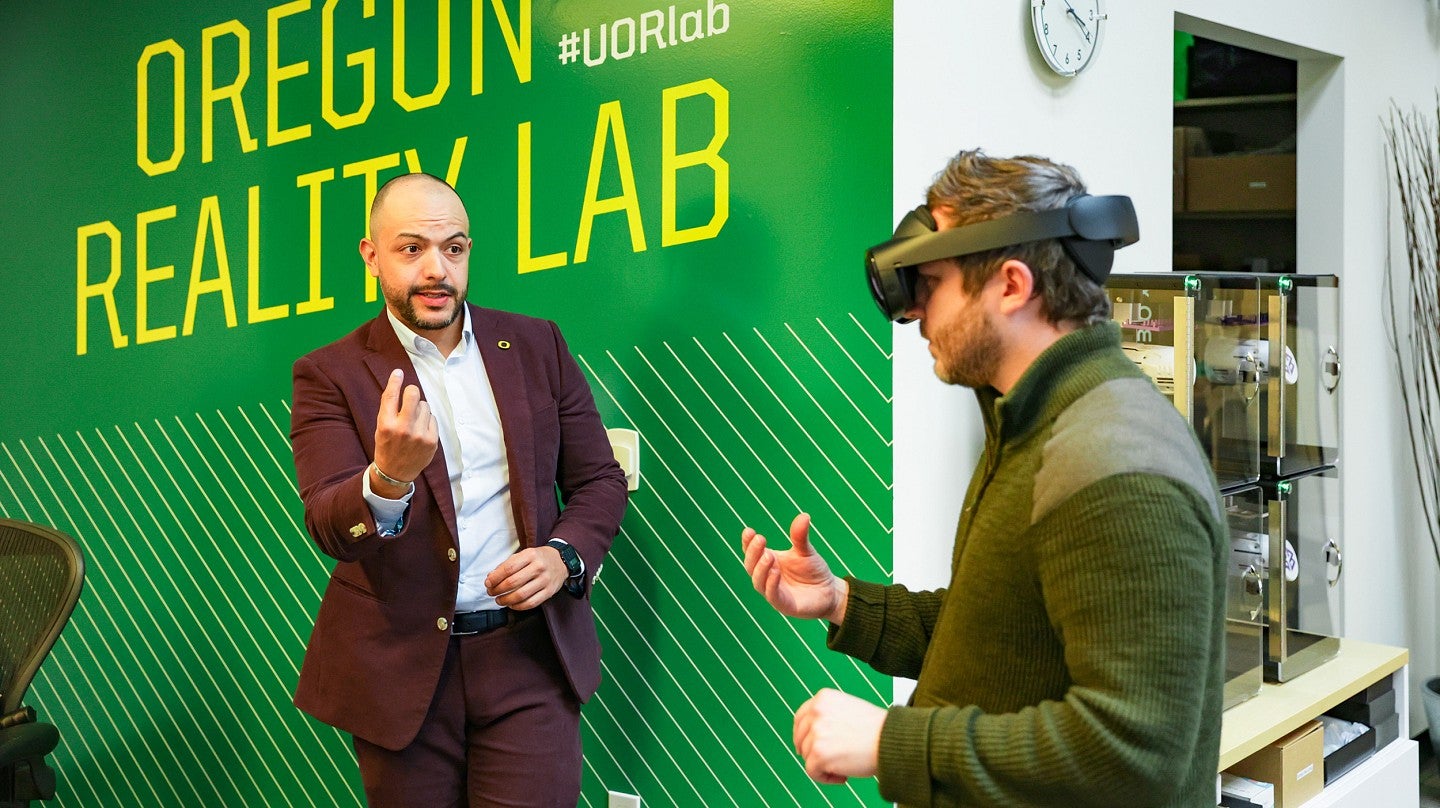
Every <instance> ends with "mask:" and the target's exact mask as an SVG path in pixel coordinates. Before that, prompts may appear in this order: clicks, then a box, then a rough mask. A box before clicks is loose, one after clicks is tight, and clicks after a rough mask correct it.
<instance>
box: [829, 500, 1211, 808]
mask: <svg viewBox="0 0 1440 808" xmlns="http://www.w3.org/2000/svg"><path fill="white" fill-rule="evenodd" d="M1222 535H1223V529H1222V527H1221V526H1220V525H1219V524H1218V523H1217V520H1216V519H1215V518H1214V516H1213V515H1212V513H1211V511H1210V510H1209V509H1208V506H1207V504H1206V503H1205V502H1204V501H1203V500H1202V499H1201V498H1200V497H1199V496H1198V495H1196V493H1195V492H1194V491H1193V489H1190V488H1188V487H1185V486H1182V485H1180V484H1177V483H1174V482H1173V481H1170V480H1168V479H1164V478H1159V477H1155V476H1146V475H1137V474H1131V475H1119V476H1116V477H1110V478H1106V479H1104V480H1101V481H1099V482H1097V483H1094V484H1092V485H1090V486H1088V487H1087V488H1085V489H1082V490H1081V491H1080V492H1078V493H1076V494H1075V495H1074V496H1072V497H1071V498H1069V499H1068V500H1067V501H1066V502H1064V503H1063V504H1061V505H1060V506H1059V507H1058V508H1056V509H1055V510H1053V511H1052V512H1051V513H1049V514H1048V515H1046V516H1045V517H1044V518H1043V519H1042V520H1041V521H1040V522H1038V523H1037V524H1035V525H1034V526H1032V528H1031V531H1030V533H1029V536H1030V537H1031V540H1032V542H1033V543H1032V545H1031V546H1032V547H1033V552H1034V562H1035V572H1036V576H1037V583H1038V585H1039V586H1040V587H1041V590H1042V593H1043V597H1044V601H1045V604H1046V605H1045V608H1046V612H1047V614H1048V617H1049V620H1050V622H1051V625H1052V626H1053V628H1054V630H1055V632H1056V635H1057V636H1058V637H1059V639H1060V641H1061V642H1062V644H1063V648H1064V664H1065V668H1066V670H1067V673H1068V677H1069V680H1070V684H1069V686H1068V688H1066V690H1065V691H1064V693H1063V694H1060V695H1059V697H1058V698H1056V699H1047V700H1044V701H1041V702H1040V703H1038V704H1035V705H1031V706H1026V707H1024V708H1022V709H1020V710H1019V711H1018V712H1014V713H1005V714H987V713H984V712H982V711H981V710H980V709H979V708H978V707H976V706H973V705H969V706H966V705H944V706H932V707H923V708H917V707H895V708H891V710H890V711H889V714H888V715H887V718H886V721H885V724H884V727H883V729H882V732H881V736H880V757H879V773H878V777H879V785H880V794H881V795H882V796H883V797H885V798H886V799H889V800H894V801H896V802H899V803H902V804H906V805H931V804H934V803H935V802H936V797H937V796H940V795H942V794H943V795H945V796H943V797H942V798H941V799H940V800H939V801H940V802H942V803H951V802H963V803H964V804H967V805H986V806H1009V805H1029V804H1035V803H1039V804H1060V803H1062V802H1063V804H1065V805H1068V806H1082V805H1113V804H1116V800H1117V799H1123V802H1124V803H1125V804H1127V805H1169V804H1184V805H1191V804H1194V805H1200V804H1213V796H1214V792H1213V789H1214V773H1215V766H1216V763H1217V758H1218V750H1219V735H1220V699H1219V694H1218V688H1219V686H1218V682H1219V681H1220V678H1221V676H1222V672H1221V671H1220V666H1221V665H1222V664H1223V656H1222V654H1223V630H1224V568H1223V556H1222V555H1221V552H1222V548H1223V547H1224V539H1223V538H1222ZM976 596H978V593H976ZM846 622H847V623H848V622H849V617H848V615H847V618H846ZM935 664H936V663H935V662H934V661H932V667H933V666H934V665H935ZM996 664H1006V662H1005V661H1003V660H996ZM1015 665H1016V670H1015V671H1014V675H1015V676H1016V677H1023V676H1024V675H1025V670H1024V662H1023V660H1017V661H1015ZM1212 691H1214V692H1212ZM1197 772H1198V773H1197ZM1201 775H1204V776H1203V777H1202V776H1201ZM1207 789H1208V795H1202V794H1200V793H1199V792H1200V791H1202V790H1207ZM1202 796H1205V797H1206V798H1207V799H1209V800H1210V802H1206V801H1205V800H1203V799H1201V797H1202Z"/></svg>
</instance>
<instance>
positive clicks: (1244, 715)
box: [1220, 639, 1410, 771]
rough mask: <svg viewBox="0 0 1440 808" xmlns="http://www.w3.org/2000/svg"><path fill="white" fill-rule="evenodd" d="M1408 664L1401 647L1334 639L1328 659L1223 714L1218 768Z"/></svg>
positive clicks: (1263, 687)
mask: <svg viewBox="0 0 1440 808" xmlns="http://www.w3.org/2000/svg"><path fill="white" fill-rule="evenodd" d="M1409 661H1410V652H1409V650H1407V649H1405V648H1395V647H1392V646H1388V645H1375V644H1374V643H1368V642H1360V641H1358V640H1347V639H1341V640H1340V651H1339V652H1338V653H1337V654H1336V655H1335V657H1334V658H1333V659H1331V660H1330V661H1328V662H1326V663H1324V664H1323V665H1321V666H1320V667H1318V668H1315V669H1314V670H1311V671H1307V672H1306V673H1304V674H1301V675H1300V676H1297V677H1295V678H1294V679H1293V680H1291V681H1289V682H1286V683H1285V684H1280V685H1276V684H1270V683H1269V682H1266V683H1265V684H1263V685H1261V687H1260V693H1259V695H1257V696H1255V697H1253V698H1251V699H1249V700H1248V701H1244V702H1241V703H1240V704H1237V705H1235V706H1234V707H1231V708H1230V709H1229V710H1226V711H1225V715H1224V719H1223V723H1222V724H1221V729H1220V769H1221V770H1222V771H1223V770H1224V769H1227V768H1229V767H1230V766H1232V765H1234V764H1235V763H1238V762H1240V761H1241V760H1244V759H1245V758H1247V757H1249V756H1250V755H1252V754H1254V753H1255V752H1257V751H1259V750H1260V749H1263V748H1264V747H1265V746H1267V745H1269V744H1270V743H1272V742H1273V741H1275V740H1277V739H1279V738H1281V737H1283V736H1285V735H1286V734H1288V733H1289V732H1291V731H1292V730H1294V729H1295V728H1297V727H1299V726H1300V725H1302V724H1304V723H1305V722H1306V721H1309V720H1310V719H1312V718H1315V717H1316V716H1318V715H1320V714H1321V713H1323V712H1325V711H1326V710H1328V709H1330V708H1331V707H1334V706H1335V705H1337V704H1339V703H1340V702H1342V701H1344V700H1345V699H1347V698H1349V697H1351V696H1353V695H1355V694H1356V693H1359V692H1360V691H1361V690H1364V689H1365V688H1367V687H1369V686H1370V685H1372V684H1374V683H1376V682H1378V681H1380V680H1381V679H1383V678H1385V677H1386V676H1389V675H1390V674H1392V673H1394V672H1395V671H1398V670H1400V669H1401V668H1402V667H1404V666H1405V665H1406V664H1407V663H1408V662H1409Z"/></svg>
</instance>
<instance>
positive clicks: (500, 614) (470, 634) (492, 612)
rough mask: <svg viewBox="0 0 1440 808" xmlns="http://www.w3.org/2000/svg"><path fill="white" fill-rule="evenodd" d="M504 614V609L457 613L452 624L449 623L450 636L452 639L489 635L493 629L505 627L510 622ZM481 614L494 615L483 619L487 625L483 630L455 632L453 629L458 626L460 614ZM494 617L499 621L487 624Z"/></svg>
mask: <svg viewBox="0 0 1440 808" xmlns="http://www.w3.org/2000/svg"><path fill="white" fill-rule="evenodd" d="M505 612H506V610H505V609H504V608H499V609H477V610H476V611H473V612H458V613H456V615H455V620H454V622H452V623H451V629H450V636H452V637H473V636H474V635H476V634H489V633H490V632H492V631H494V630H495V629H497V628H501V627H503V626H505V625H506V624H507V623H509V622H510V621H509V619H508V617H507V616H506V614H505ZM481 613H484V614H487V615H494V617H489V616H487V617H486V618H485V619H486V622H487V623H488V625H486V626H484V627H483V628H477V629H475V630H473V631H456V630H455V628H454V627H455V626H456V625H458V624H459V618H460V616H461V615H462V614H463V615H469V614H481ZM495 617H498V618H499V621H498V622H493V623H492V622H489V621H491V620H493V619H495Z"/></svg>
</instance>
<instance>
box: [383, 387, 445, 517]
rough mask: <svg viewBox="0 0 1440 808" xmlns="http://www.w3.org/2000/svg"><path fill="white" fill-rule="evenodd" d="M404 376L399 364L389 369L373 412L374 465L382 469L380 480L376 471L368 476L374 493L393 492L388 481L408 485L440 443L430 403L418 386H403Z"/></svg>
mask: <svg viewBox="0 0 1440 808" xmlns="http://www.w3.org/2000/svg"><path fill="white" fill-rule="evenodd" d="M404 380H405V374H404V372H403V371H401V370H400V369H399V368H396V369H395V370H392V371H390V379H389V380H388V381H387V382H386V383H385V391H384V392H382V393H381V394H380V412H379V413H377V414H376V416H375V467H376V468H377V469H378V470H379V471H380V472H381V475H380V477H379V480H378V481H379V482H380V483H381V484H380V485H379V486H376V485H375V483H376V482H377V479H376V476H375V475H371V478H370V483H371V486H372V488H374V489H376V491H377V493H379V492H380V491H379V489H386V490H388V491H392V492H393V491H394V489H395V486H394V485H392V484H391V481H395V480H398V481H400V482H402V483H406V484H407V485H408V483H410V482H412V481H414V479H415V478H416V477H419V476H420V472H422V471H424V470H425V467H426V466H428V465H430V461H431V460H432V459H433V458H434V457H435V449H436V447H438V446H439V445H440V434H439V432H438V431H437V428H436V425H435V416H434V415H432V414H431V413H430V405H429V404H428V403H426V402H425V401H423V400H421V398H420V388H419V387H418V386H416V385H413V384H411V385H405V386H404V389H403V390H402V389H401V386H402V384H403V383H404ZM387 477H388V478H390V479H389V480H386V479H385V478H387ZM399 493H401V494H403V493H404V491H403V490H402V491H400V492H399Z"/></svg>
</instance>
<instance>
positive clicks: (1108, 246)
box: [741, 151, 1229, 807]
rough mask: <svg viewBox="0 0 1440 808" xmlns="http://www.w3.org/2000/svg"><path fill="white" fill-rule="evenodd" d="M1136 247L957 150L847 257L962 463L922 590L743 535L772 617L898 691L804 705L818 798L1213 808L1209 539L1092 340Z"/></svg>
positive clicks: (795, 538) (1028, 168) (1005, 165)
mask: <svg viewBox="0 0 1440 808" xmlns="http://www.w3.org/2000/svg"><path fill="white" fill-rule="evenodd" d="M1137 238H1138V227H1137V225H1136V221H1135V213H1134V208H1133V207H1132V206H1131V205H1130V201H1129V199H1127V198H1125V197H1092V196H1088V195H1086V193H1085V188H1084V185H1083V184H1082V183H1081V181H1080V179H1079V177H1078V176H1077V175H1076V173H1075V171H1074V170H1073V169H1071V168H1069V167H1067V166H1063V165H1058V164H1056V163H1053V162H1051V161H1049V160H1045V159H1042V158H1035V157H1017V158H1013V159H998V158H991V157H989V156H987V155H985V154H983V153H982V152H980V151H970V152H962V153H960V154H959V155H957V156H956V157H955V158H953V159H952V160H951V161H950V163H949V164H948V165H947V166H946V168H945V170H944V171H942V172H941V173H940V175H939V176H938V177H937V179H936V181H935V183H934V184H933V185H932V186H931V187H930V189H929V192H928V194H927V204H926V206H924V207H921V208H918V209H916V210H915V211H913V212H912V213H911V214H909V215H907V216H906V217H905V219H904V220H903V221H902V222H901V224H900V227H899V228H898V229H897V230H896V232H895V237H894V238H893V239H892V240H891V241H888V242H886V243H884V244H881V245H877V246H876V247H874V248H872V249H871V250H870V251H869V252H868V253H867V256H866V260H867V271H868V273H869V276H870V285H871V291H872V293H873V294H874V296H875V299H876V302H877V304H879V306H880V307H881V310H882V311H884V312H885V313H886V315H887V316H888V317H890V318H891V319H894V320H897V321H899V322H908V321H910V320H917V319H918V320H919V321H920V333H921V334H922V335H923V336H924V337H925V338H926V339H928V340H929V343H930V353H931V355H932V356H934V358H935V372H936V375H937V376H939V377H940V379H941V380H942V381H945V382H947V383H950V384H960V385H964V386H966V387H971V388H974V389H975V391H976V395H977V397H978V398H979V402H980V409H981V412H982V414H983V417H984V422H985V433H986V442H985V453H984V456H983V457H982V458H981V459H980V462H979V464H978V466H977V468H976V470H975V473H974V476H973V478H972V479H971V482H970V488H969V491H968V493H967V494H966V495H965V500H964V507H963V509H962V510H961V512H960V519H959V526H958V528H957V531H956V536H955V549H954V554H953V556H952V573H951V582H950V585H949V586H948V587H947V588H946V589H941V590H936V591H933V592H912V591H910V590H908V589H906V588H905V587H903V586H899V585H892V586H882V585H878V584H873V583H867V582H863V581H859V580H856V579H854V578H841V577H838V576H836V575H834V574H833V573H831V571H830V569H829V566H828V565H827V564H826V562H825V560H824V559H823V558H822V557H820V556H819V555H818V554H816V553H815V552H814V550H813V549H812V548H811V546H810V543H809V529H810V521H809V517H808V516H807V515H805V514H801V515H800V516H798V517H796V519H795V521H794V522H793V523H792V524H791V526H790V539H791V544H792V546H791V547H790V549H788V550H783V551H776V550H772V549H770V548H768V547H767V546H766V541H765V539H764V537H762V536H760V535H757V534H756V533H755V531H753V530H751V529H750V528H746V529H745V530H744V531H743V533H742V535H741V544H742V546H743V548H744V553H745V558H744V563H745V568H746V571H747V572H749V573H750V575H751V579H752V581H753V583H754V585H755V588H756V589H757V590H758V591H759V592H761V593H762V594H763V595H764V596H765V598H766V600H767V601H769V602H770V604H771V605H773V606H774V607H775V608H776V609H777V610H779V611H780V612H782V613H783V614H786V615H789V616H792V617H800V618H825V619H827V620H828V621H829V622H830V623H831V626H830V631H829V636H828V644H829V646H830V647H831V648H833V649H835V650H837V651H841V652H844V653H847V654H850V655H851V656H854V657H856V658H857V659H860V660H862V661H864V662H867V663H869V664H870V665H871V666H872V667H874V668H875V669H876V670H878V671H880V672H882V673H885V674H889V675H893V676H905V677H911V678H915V679H917V680H918V682H917V686H916V689H915V692H914V695H913V696H912V697H911V700H910V703H909V704H908V705H906V706H895V707H890V708H889V709H882V708H880V707H876V706H874V705H872V704H870V703H869V702H866V701H863V700H861V699H858V698H855V697H853V696H849V695H846V694H843V693H839V692H837V691H834V690H821V691H820V692H819V693H817V694H816V695H815V696H814V697H813V698H811V699H810V700H809V701H807V702H806V703H805V704H804V705H802V706H801V707H800V709H799V710H798V711H797V712H796V715H795V746H796V750H797V751H798V752H799V753H800V755H801V757H803V758H804V760H805V767H806V771H807V773H809V774H810V776H811V777H813V778H815V779H816V780H819V781H821V782H829V783H839V782H843V781H844V780H845V779H846V778H847V777H868V776H876V777H878V781H879V787H880V794H881V796H883V797H885V798H886V799H889V800H893V801H895V802H898V803H900V804H902V805H934V806H948V805H974V806H982V805H983V806H1022V805H1063V806H1067V807H1068V806H1080V805H1127V806H1212V805H1214V804H1215V776H1216V770H1217V765H1218V757H1219V739H1220V714H1221V701H1222V689H1223V679H1224V661H1223V660H1224V647H1223V643H1224V604H1225V568H1224V564H1225V553H1226V551H1227V549H1228V542H1229V538H1228V533H1227V531H1226V529H1225V526H1224V523H1223V520H1222V516H1221V514H1222V510H1221V506H1220V502H1219V495H1218V493H1217V490H1216V485H1215V479H1214V476H1213V475H1212V474H1211V472H1210V467H1209V465H1208V463H1207V462H1206V459H1205V457H1204V454H1203V452H1202V451H1201V449H1200V447H1199V445H1198V443H1197V442H1196V440H1195V439H1194V437H1193V433H1192V432H1191V430H1190V429H1189V428H1188V426H1187V425H1186V424H1185V423H1184V421H1183V420H1182V419H1181V418H1180V416H1179V414H1178V413H1177V412H1176V410H1175V408H1174V407H1173V406H1172V405H1171V404H1170V403H1169V401H1167V400H1166V399H1165V398H1164V397H1163V396H1162V395H1161V394H1160V393H1159V391H1158V390H1157V389H1156V388H1155V387H1154V385H1153V384H1152V383H1151V382H1150V380H1149V379H1148V378H1147V377H1146V376H1145V375H1144V374H1143V373H1142V372H1141V371H1140V370H1138V369H1137V368H1136V367H1135V366H1134V365H1133V364H1132V363H1131V362H1130V361H1129V360H1128V359H1127V358H1126V357H1125V355H1124V354H1123V353H1122V352H1121V349H1120V333H1119V329H1118V327H1117V325H1116V324H1114V323H1113V322H1111V321H1110V305H1109V301H1108V299H1107V296H1106V294H1105V291H1104V288H1103V286H1102V284H1103V283H1104V280H1105V278H1106V277H1107V275H1108V273H1109V270H1110V265H1111V262H1112V260H1113V254H1114V251H1115V249H1117V248H1119V247H1123V246H1126V245H1127V244H1130V243H1133V242H1134V241H1135V240H1136V239H1137Z"/></svg>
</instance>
